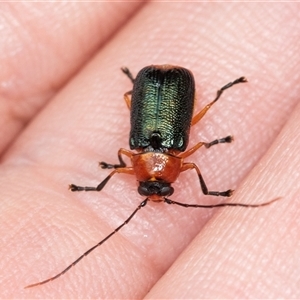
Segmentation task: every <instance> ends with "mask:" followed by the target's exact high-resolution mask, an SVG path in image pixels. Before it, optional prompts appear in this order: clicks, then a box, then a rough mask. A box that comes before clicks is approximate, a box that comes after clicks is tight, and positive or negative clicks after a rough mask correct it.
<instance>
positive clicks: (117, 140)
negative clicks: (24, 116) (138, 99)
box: [0, 3, 300, 299]
mask: <svg viewBox="0 0 300 300" xmlns="http://www.w3.org/2000/svg"><path fill="white" fill-rule="evenodd" d="M14 5H15V6H16V7H17V6H18V5H19V4H14ZM33 5H34V4H33ZM52 5H53V7H54V6H55V5H57V4H54V3H53V4H52ZM89 5H91V7H93V6H97V4H94V3H92V4H89ZM128 5H133V7H132V11H134V10H135V9H136V6H134V5H135V4H128ZM28 9H29V11H30V10H31V9H32V10H33V9H34V7H32V8H30V7H29V8H28ZM49 9H51V5H49V4H47V6H45V11H47V10H49ZM117 9H118V8H117V7H116V10H117ZM92 10H93V9H92ZM297 10H299V7H298V4H296V3H291V4H285V3H284V4H283V3H282V4H280V3H272V4H270V3H266V4H263V3H248V4H246V3H243V4H239V3H234V4H229V3H217V4H212V3H210V4H203V3H185V4H183V3H178V4H177V3H151V4H148V5H145V6H144V7H143V8H142V9H141V10H139V11H137V12H136V14H134V15H133V16H132V17H131V18H130V19H128V23H127V24H125V25H122V28H121V23H120V25H119V26H120V27H119V30H118V31H117V33H116V34H115V35H114V36H113V37H112V38H111V39H110V40H109V41H107V43H106V44H105V46H104V47H102V48H99V50H98V51H97V55H96V56H95V57H93V58H91V59H90V60H89V61H88V62H87V63H86V64H83V65H82V66H81V67H79V64H78V65H77V67H75V69H76V68H79V70H78V72H77V73H76V75H74V74H73V73H72V72H71V71H70V72H69V73H68V72H66V73H65V75H64V76H63V75H61V73H59V72H58V79H57V82H56V85H57V86H61V89H60V90H59V91H58V92H57V93H56V94H55V96H54V97H52V98H51V99H50V102H49V103H48V104H47V105H46V106H44V107H43V110H42V111H40V112H39V113H33V114H32V115H31V117H30V120H28V121H30V124H29V125H28V126H27V127H26V128H25V129H22V130H21V129H19V130H20V131H19V132H18V136H17V137H16V130H8V132H9V134H11V140H13V143H12V144H11V146H10V147H9V148H8V149H7V151H6V152H5V153H3V155H2V161H1V162H2V164H1V166H0V189H1V206H0V224H1V227H0V230H1V233H0V235H1V239H0V251H1V252H0V254H1V258H2V259H1V261H0V270H1V271H0V272H1V276H0V297H1V298H130V299H133V298H143V297H146V298H151V299H154V298H185V299H186V298H275V297H276V298H299V297H300V294H299V287H298V286H299V284H298V283H299V280H300V278H299V274H300V272H299V270H300V255H299V252H300V245H299V241H300V238H299V237H300V222H299V220H300V218H299V213H298V212H299V207H298V206H299V200H298V197H299V196H298V195H299V188H300V184H299V171H298V166H299V163H300V162H299V160H300V158H299V146H300V145H299V143H300V142H299V141H300V139H299V130H298V129H299V120H300V108H299V105H298V106H297V103H298V102H299V92H300V91H299V84H298V81H299V79H298V66H299V56H298V53H299V42H298V36H297V34H295V33H296V32H299V25H298V24H299V22H296V20H297V16H296V15H295V13H294V12H295V11H297ZM9 13H12V11H8V12H7V14H9ZM19 13H20V14H21V12H19ZM24 13H25V12H24ZM119 14H122V9H121V10H120V12H119ZM20 18H21V16H20ZM84 18H85V17H84V16H83V18H82V21H81V22H87V21H85V19H84ZM86 18H88V16H86ZM99 18H100V19H101V23H105V18H107V15H104V16H101V13H100V12H99ZM45 22H47V20H45ZM49 22H50V20H49ZM140 24H143V25H140ZM154 24H155V26H153V25H154ZM111 26H112V25H111ZM114 26H115V25H114ZM29 30H35V31H37V30H39V29H38V28H35V29H34V28H32V27H30V28H29ZM41 30H44V29H41ZM78 30H79V29H78ZM114 30H115V29H114ZM92 33H93V36H90V37H89V38H90V40H92V39H93V38H94V35H95V31H91V34H92ZM11 34H12V35H13V36H14V35H16V36H17V35H18V32H17V31H16V32H12V33H11ZM40 34H41V33H40ZM63 34H65V35H66V36H68V34H69V33H68V31H67V30H66V31H65V32H64V33H63ZM63 34H62V35H63ZM85 35H87V37H85V38H86V39H88V35H89V31H87V32H86V33H85ZM88 40H89V39H88ZM43 43H45V45H46V44H47V41H43ZM55 43H57V45H56V44H55ZM50 47H56V48H57V47H60V48H63V47H66V44H65V39H64V38H63V37H62V38H59V39H57V41H55V39H54V41H52V43H51V45H50ZM72 49H73V50H74V51H78V49H76V47H74V48H72ZM72 49H71V50H70V49H69V52H70V55H71V54H72V53H73V52H72ZM74 55H78V53H77V54H76V53H75V54H74ZM35 59H36V60H40V65H41V66H43V64H44V63H45V61H47V59H46V60H45V56H43V55H37V57H36V58H35ZM3 63H4V62H3ZM164 63H171V64H175V65H180V66H184V67H186V68H188V69H190V70H191V71H192V72H193V73H194V76H195V79H196V87H197V102H196V110H197V111H198V110H199V109H200V108H202V107H203V105H205V104H207V103H208V102H210V101H211V100H212V99H213V97H214V96H215V92H216V90H217V89H218V88H220V87H222V86H223V85H224V84H226V83H228V82H229V81H232V80H234V79H236V78H238V77H240V76H246V77H247V78H248V81H249V82H248V83H243V84H239V85H237V86H235V87H233V88H231V89H229V90H228V91H226V92H225V93H224V95H223V96H222V98H221V99H220V100H219V102H217V103H216V104H215V105H214V107H213V108H211V110H210V111H209V112H208V113H207V115H206V116H205V117H204V118H203V120H201V121H200V122H199V123H198V124H196V125H195V126H194V127H193V128H192V130H191V137H190V144H189V146H190V147H192V146H193V145H195V143H197V142H198V141H201V140H204V141H211V140H213V139H215V138H221V137H224V136H226V135H228V134H232V135H234V137H235V141H234V143H233V144H230V145H217V146H214V147H213V148H212V149H209V150H207V149H200V150H199V151H197V153H195V154H194V155H193V156H191V157H189V158H188V159H187V161H191V162H195V163H197V165H198V166H199V167H200V169H201V171H202V173H203V176H204V178H205V180H206V183H207V185H208V187H209V189H211V190H220V191H222V190H226V189H229V188H236V193H235V195H234V196H233V197H232V198H231V199H221V198H216V197H204V196H203V195H202V193H201V190H200V187H199V182H198V180H197V177H196V175H195V174H194V172H192V171H191V172H186V173H185V174H182V176H180V180H179V181H178V182H177V183H176V184H175V185H174V188H175V193H174V195H172V197H170V198H171V199H173V200H176V201H180V202H186V203H199V204H200V203H201V204H212V203H219V202H220V201H231V202H237V203H262V202H266V201H269V200H271V199H274V198H276V197H279V196H281V197H282V199H281V200H280V201H279V202H277V203H274V204H272V205H271V206H266V207H262V208H256V209H250V208H248V209H247V208H238V207H237V208H222V209H214V210H204V209H186V208H182V207H175V206H169V205H167V204H155V203H149V204H147V206H146V207H145V208H142V210H141V211H139V212H138V214H137V215H136V216H135V218H134V219H133V220H132V221H131V222H130V223H129V224H128V225H127V226H126V227H125V228H124V229H122V230H121V231H120V232H119V233H118V234H116V235H115V236H114V237H112V238H111V239H110V240H109V241H108V242H107V243H106V244H105V245H103V246H102V247H101V248H99V249H97V250H95V251H94V252H92V253H91V254H90V255H89V256H88V257H86V258H84V259H83V260H82V261H81V262H80V263H79V264H78V265H76V267H74V268H72V269H71V270H69V272H68V273H66V274H65V275H63V276H62V277H60V278H59V279H57V280H55V281H53V282H51V283H48V284H46V285H44V286H39V287H35V288H32V289H27V290H24V289H23V287H24V286H25V285H28V284H32V283H35V282H37V281H40V280H44V279H47V278H48V277H51V276H54V275H55V274H57V273H59V272H60V271H62V270H63V268H65V267H67V266H68V264H70V263H71V262H72V261H74V260H75V259H76V258H77V257H79V256H80V255H81V254H82V253H83V252H84V251H86V250H87V249H89V248H90V247H92V246H93V245H95V244H96V243H97V242H98V241H100V240H101V239H102V238H104V237H105V236H106V235H107V234H109V233H110V232H111V231H112V230H113V229H114V228H116V227H117V226H119V225H120V224H121V223H122V222H123V221H124V220H125V219H126V218H127V217H128V216H129V215H130V214H131V213H132V211H133V210H134V209H135V208H136V207H137V206H138V204H139V203H140V202H141V201H142V200H144V199H143V198H142V197H141V196H139V195H138V193H137V192H136V184H135V179H134V177H132V176H129V175H128V176H126V175H115V177H114V178H113V179H111V181H110V182H109V183H108V184H107V186H106V187H105V189H104V190H103V191H102V192H101V193H71V192H70V191H68V190H67V187H68V184H70V183H74V184H80V185H97V184H98V183H99V182H100V181H101V180H103V179H104V178H105V177H106V176H107V174H108V173H109V171H108V170H101V169H100V170H99V169H98V168H97V161H107V162H111V163H116V162H117V151H118V149H119V148H121V147H124V148H127V149H128V131H129V112H128V110H127V107H126V104H125V102H124V101H123V100H122V95H123V94H124V93H125V92H126V91H128V90H130V89H131V83H130V81H129V80H128V78H126V77H125V76H124V75H123V74H122V73H121V72H120V70H119V69H120V67H121V66H123V65H126V66H128V67H129V68H130V70H131V71H132V72H133V74H134V75H135V74H136V73H137V72H138V71H139V70H140V69H141V68H142V67H144V66H146V65H149V64H164ZM62 64H64V62H61V61H59V60H54V61H52V65H51V66H52V68H54V67H55V66H56V68H57V69H58V70H61V69H62V68H61V66H62ZM20 67H21V66H20ZM6 68H8V69H9V68H10V63H8V65H7V66H6ZM65 68H69V70H71V69H72V68H71V67H70V65H69V63H66V64H65ZM73 68H74V67H73ZM11 72H12V71H11ZM35 73H36V72H35V69H33V70H30V72H28V74H26V76H27V77H25V74H24V73H21V74H23V75H22V76H24V81H22V78H18V81H20V82H21V84H22V82H23V84H24V85H26V84H27V83H26V82H30V79H31V77H34V78H36V76H35ZM66 74H73V75H66ZM68 76H69V77H68ZM3 78H4V77H2V81H5V79H3ZM25 79H26V80H25ZM38 81H40V85H43V86H44V89H43V90H47V89H48V90H50V89H51V86H52V84H53V81H52V80H50V79H49V77H47V76H41V78H39V79H38ZM67 81H68V83H66V82H67ZM18 84H20V83H18ZM23 88H24V87H23ZM18 89H20V91H22V87H20V86H18ZM32 89H34V86H33V87H32ZM36 93H37V94H38V95H40V97H38V98H39V99H40V100H39V101H40V103H39V104H38V105H39V106H40V107H42V106H43V105H44V103H45V100H44V99H45V97H42V94H43V92H42V90H37V91H36ZM29 98H30V97H29ZM25 99H26V98H25ZM28 101H29V100H28ZM29 102H30V101H29ZM13 105H19V104H18V103H17V102H16V103H14V104H13ZM28 105H31V104H30V103H29V104H28ZM15 109H16V108H15ZM32 111H34V110H33V109H32ZM7 118H11V119H8V121H7V122H8V124H12V123H13V122H14V120H12V118H13V117H12V116H8V117H7ZM194 237H196V238H195V239H194ZM193 239H194V240H193ZM184 250H185V251H184ZM183 251H184V252H183ZM147 294H148V295H147Z"/></svg>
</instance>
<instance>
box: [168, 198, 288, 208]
mask: <svg viewBox="0 0 300 300" xmlns="http://www.w3.org/2000/svg"><path fill="white" fill-rule="evenodd" d="M280 199H282V197H277V198H275V199H273V200H271V201H268V202H264V203H259V204H246V203H219V204H212V205H203V204H187V203H182V202H177V201H173V200H171V199H168V198H164V202H165V203H167V204H176V205H179V206H183V207H194V208H197V207H198V208H214V207H223V206H242V207H260V206H266V205H269V204H271V203H273V202H276V201H278V200H280Z"/></svg>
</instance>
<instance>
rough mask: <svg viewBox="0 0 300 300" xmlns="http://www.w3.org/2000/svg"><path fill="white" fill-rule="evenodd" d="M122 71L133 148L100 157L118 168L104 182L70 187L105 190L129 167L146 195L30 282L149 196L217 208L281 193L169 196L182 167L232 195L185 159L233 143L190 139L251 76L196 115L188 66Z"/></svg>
mask: <svg viewBox="0 0 300 300" xmlns="http://www.w3.org/2000/svg"><path fill="white" fill-rule="evenodd" d="M122 71H123V72H124V73H125V74H126V75H127V76H128V78H129V79H130V80H131V82H132V83H133V89H132V90H131V91H129V92H127V93H125V94H124V99H125V102H126V104H127V106H128V108H129V109H130V123H131V130H130V134H129V146H130V149H131V150H127V149H124V148H121V149H120V150H119V151H118V159H119V163H118V164H109V163H106V162H100V166H101V168H102V169H113V171H112V172H111V173H110V174H109V175H108V176H107V177H106V178H105V179H104V180H103V181H102V182H101V183H100V184H99V185H98V186H96V187H89V186H78V185H75V184H71V185H70V186H69V188H70V190H71V191H72V192H79V191H98V192H99V191H101V190H102V189H103V188H104V186H105V185H106V184H107V182H108V181H109V180H110V179H111V178H112V176H114V175H115V174H116V173H125V174H129V175H134V176H135V177H136V180H137V181H138V184H139V186H138V192H139V194H140V195H141V196H143V197H146V198H145V199H144V200H143V201H142V202H141V203H140V204H139V205H138V206H137V208H136V209H135V210H134V211H133V213H132V214H131V215H130V216H129V217H128V218H127V219H126V220H125V221H124V222H123V223H122V224H121V225H120V226H119V227H117V228H116V229H115V230H114V231H113V232H111V233H110V234H109V235H108V236H106V237H105V238H104V239H103V240H101V241H100V242H99V243H98V244H96V245H95V246H93V247H92V248H90V249H89V250H87V251H86V252H85V253H83V254H82V255H81V256H80V257H79V258H77V259H76V260H75V261H74V262H73V263H71V264H70V265H69V266H68V267H67V268H66V269H64V270H63V271H62V272H60V273H59V274H57V275H55V276H53V277H51V278H49V279H46V280H44V281H41V282H38V283H35V284H31V285H28V286H26V287H25V288H31V287H34V286H38V285H42V284H45V283H47V282H49V281H52V280H54V279H56V278H58V277H60V276H61V275H63V274H64V273H66V272H67V271H68V270H69V269H70V268H71V267H73V266H74V265H76V264H77V263H78V262H79V261H80V260H82V259H83V257H84V256H87V255H88V254H89V253H90V252H92V251H93V250H94V249H95V248H97V247H99V246H100V245H102V244H103V243H104V242H105V241H107V240H108V239H109V238H110V237H111V236H113V235H114V234H115V233H116V232H118V231H119V230H120V229H121V228H122V227H123V226H125V225H126V224H128V223H129V221H130V220H131V219H132V218H133V216H134V215H135V214H136V213H137V212H138V211H139V210H140V209H141V208H142V207H144V206H146V204H147V202H148V201H154V202H165V203H167V204H176V205H179V206H183V207H194V208H213V207H222V206H242V207H259V206H264V205H268V204H270V203H272V202H274V201H277V200H278V199H279V198H276V199H273V200H272V201H269V202H265V203H261V204H243V203H220V204H214V205H199V204H187V203H181V202H177V201H173V200H171V199H169V198H167V197H169V196H171V195H172V194H173V192H174V188H173V187H172V183H174V182H175V181H176V180H177V178H178V176H179V175H180V173H181V172H184V171H187V170H195V171H196V173H197V176H198V179H199V182H200V187H201V189H202V192H203V194H205V195H212V196H223V197H230V196H231V195H232V193H233V190H231V189H229V190H227V191H221V192H219V191H210V190H208V188H207V185H206V183H205V181H204V179H203V176H202V174H201V172H200V169H199V168H198V166H197V165H196V164H195V163H192V162H185V159H186V158H187V157H189V156H190V155H191V154H193V153H194V152H195V151H197V150H198V149H199V148H201V147H202V146H205V147H206V148H210V147H211V146H213V145H217V144H222V143H231V142H232V141H233V138H232V136H226V137H224V138H221V139H216V140H213V141H212V142H209V143H207V142H198V143H197V144H196V145H194V146H193V147H191V148H190V149H188V150H186V148H187V146H188V141H189V134H190V127H191V126H192V125H195V124H196V123H198V122H199V121H200V120H201V119H202V118H203V117H204V116H205V114H206V113H207V111H208V110H209V109H210V108H211V107H212V105H213V104H214V103H216V102H217V101H218V99H219V98H220V97H221V95H222V93H223V92H224V91H225V90H227V89H229V88H230V87H232V86H234V85H236V84H239V83H244V82H247V80H246V78H245V77H240V78H238V79H236V80H234V81H232V82H230V83H228V84H226V85H225V86H223V87H222V88H221V89H219V90H218V91H217V95H216V97H215V99H214V100H213V101H212V102H210V103H209V104H207V105H206V106H205V107H204V108H203V109H202V110H200V112H198V113H196V114H195V115H193V110H194V102H195V101H194V100H195V80H194V76H193V74H192V72H191V71H189V70H188V69H186V68H183V67H179V66H173V65H151V66H147V67H144V68H143V69H141V70H140V71H139V73H138V74H137V76H136V78H134V77H133V75H132V73H131V72H130V71H129V69H128V68H125V67H124V68H122ZM132 150H134V151H132ZM123 156H126V157H128V158H129V159H130V161H131V166H127V165H126V163H125V162H124V159H123Z"/></svg>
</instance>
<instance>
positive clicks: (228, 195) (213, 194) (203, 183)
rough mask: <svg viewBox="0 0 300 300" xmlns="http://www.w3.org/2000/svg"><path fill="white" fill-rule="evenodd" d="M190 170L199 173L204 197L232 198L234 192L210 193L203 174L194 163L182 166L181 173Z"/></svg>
mask: <svg viewBox="0 0 300 300" xmlns="http://www.w3.org/2000/svg"><path fill="white" fill-rule="evenodd" d="M190 169H195V171H196V172H197V174H198V178H199V181H200V186H201V190H202V192H203V194H204V195H211V196H223V197H230V196H231V195H232V193H233V190H227V191H224V192H218V191H209V190H208V188H207V186H206V183H205V182H204V179H203V177H202V175H201V172H200V170H199V168H198V167H197V165H196V164H194V163H184V164H183V165H182V167H181V170H180V171H181V172H183V171H186V170H190Z"/></svg>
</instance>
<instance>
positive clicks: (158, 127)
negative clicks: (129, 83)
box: [129, 65, 195, 152]
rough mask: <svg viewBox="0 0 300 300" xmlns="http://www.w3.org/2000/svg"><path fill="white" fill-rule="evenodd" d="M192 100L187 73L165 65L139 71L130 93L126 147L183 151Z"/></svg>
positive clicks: (190, 76)
mask: <svg viewBox="0 0 300 300" xmlns="http://www.w3.org/2000/svg"><path fill="white" fill-rule="evenodd" d="M194 97H195V81H194V77H193V74H192V73H191V72H190V71H189V70H187V69H185V68H182V67H177V66H169V65H161V66H155V65H152V66H148V67H145V68H143V69H142V70H141V71H140V72H139V73H138V75H137V76H136V78H135V80H134V85H133V90H132V98H131V116H130V120H131V131H130V139H129V144H130V148H131V149H139V148H142V149H144V151H155V150H158V151H161V152H165V151H166V150H167V149H174V150H179V151H184V150H185V149H186V147H187V145H188V140H189V132H190V126H191V120H192V116H193V108H194Z"/></svg>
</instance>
